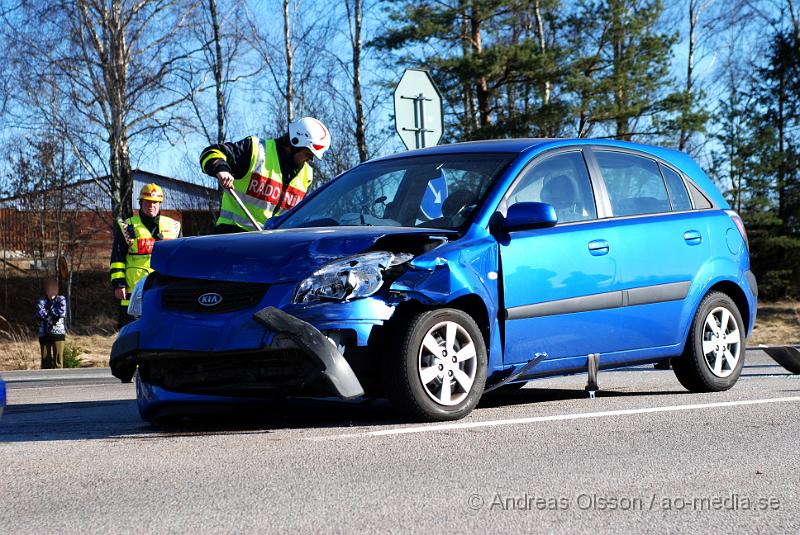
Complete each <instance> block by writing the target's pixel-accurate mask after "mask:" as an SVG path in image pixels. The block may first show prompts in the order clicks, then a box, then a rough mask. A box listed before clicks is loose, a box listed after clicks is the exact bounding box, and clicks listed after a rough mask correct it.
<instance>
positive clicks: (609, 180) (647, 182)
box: [595, 151, 670, 216]
mask: <svg viewBox="0 0 800 535" xmlns="http://www.w3.org/2000/svg"><path fill="white" fill-rule="evenodd" d="M595 155H596V157H597V163H598V165H599V166H600V171H601V172H602V173H603V179H604V180H605V183H606V189H607V190H608V197H609V200H610V201H611V209H612V210H613V211H614V215H615V216H628V215H641V214H654V213H659V212H669V211H670V204H669V197H668V196H667V188H666V186H665V185H664V179H663V178H662V177H661V173H660V172H659V170H658V164H657V163H656V162H655V161H653V160H651V159H649V158H643V157H641V156H634V155H632V154H624V153H621V152H611V151H595Z"/></svg>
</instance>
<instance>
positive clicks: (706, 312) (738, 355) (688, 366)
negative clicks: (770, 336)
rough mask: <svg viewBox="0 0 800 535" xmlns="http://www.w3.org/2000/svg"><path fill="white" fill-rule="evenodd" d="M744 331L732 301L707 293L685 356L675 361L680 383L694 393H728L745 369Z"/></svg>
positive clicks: (725, 296) (723, 295) (674, 367)
mask: <svg viewBox="0 0 800 535" xmlns="http://www.w3.org/2000/svg"><path fill="white" fill-rule="evenodd" d="M745 341H746V340H745V330H744V322H743V321H742V316H741V314H740V313H739V309H738V308H737V307H736V304H735V303H734V302H733V300H732V299H731V298H730V297H728V296H727V295H725V294H723V293H720V292H712V293H710V294H708V295H707V296H706V297H705V298H703V300H702V301H701V302H700V306H699V307H698V308H697V313H696V314H695V317H694V320H693V321H692V327H691V330H690V331H689V339H688V340H687V342H686V349H685V350H684V354H683V355H682V356H681V357H679V358H674V359H672V368H673V370H674V371H675V376H676V377H677V378H678V381H680V383H681V384H682V385H683V386H684V387H686V389H688V390H690V391H692V392H720V391H722V390H728V389H729V388H731V387H732V386H733V385H734V384H736V381H737V380H738V379H739V376H740V375H741V373H742V367H743V366H744V356H745V347H746V346H745Z"/></svg>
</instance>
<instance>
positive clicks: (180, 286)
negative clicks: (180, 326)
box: [161, 279, 269, 314]
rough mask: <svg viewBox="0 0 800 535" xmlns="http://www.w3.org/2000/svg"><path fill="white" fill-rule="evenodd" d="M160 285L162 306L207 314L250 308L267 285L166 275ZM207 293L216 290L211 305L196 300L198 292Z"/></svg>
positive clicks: (256, 303)
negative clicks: (213, 301) (216, 300)
mask: <svg viewBox="0 0 800 535" xmlns="http://www.w3.org/2000/svg"><path fill="white" fill-rule="evenodd" d="M161 286H162V293H161V304H162V305H163V307H164V308H165V309H168V310H178V311H181V312H206V313H210V314H221V313H223V312H234V311H236V310H244V309H246V308H252V307H254V306H256V305H258V303H260V302H261V300H262V299H263V298H264V294H265V293H267V290H268V289H269V284H258V283H251V282H221V281H211V280H202V279H169V280H165V281H163V282H162V284H161ZM207 294H217V295H219V296H220V298H221V299H220V300H219V302H218V303H217V304H214V305H209V306H206V305H202V304H200V296H203V295H207Z"/></svg>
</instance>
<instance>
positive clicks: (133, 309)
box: [128, 277, 147, 318]
mask: <svg viewBox="0 0 800 535" xmlns="http://www.w3.org/2000/svg"><path fill="white" fill-rule="evenodd" d="M146 280H147V277H144V278H143V279H141V280H139V282H137V283H136V285H135V286H134V287H133V291H132V292H131V295H130V297H129V298H128V315H129V316H133V317H134V318H138V317H140V316H141V315H142V296H143V295H144V282H145V281H146Z"/></svg>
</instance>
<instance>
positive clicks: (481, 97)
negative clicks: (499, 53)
mask: <svg viewBox="0 0 800 535" xmlns="http://www.w3.org/2000/svg"><path fill="white" fill-rule="evenodd" d="M470 41H471V43H472V52H473V56H474V60H475V61H480V60H481V58H482V57H483V43H482V42H481V19H480V14H479V12H478V8H477V7H476V6H475V3H473V4H472V13H471V16H470ZM475 89H476V91H475V92H476V94H477V96H478V113H479V115H480V126H481V127H485V126H489V125H490V124H491V123H492V118H491V112H490V109H489V82H488V80H487V79H486V76H483V75H482V76H479V77H478V80H477V82H476V85H475Z"/></svg>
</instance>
